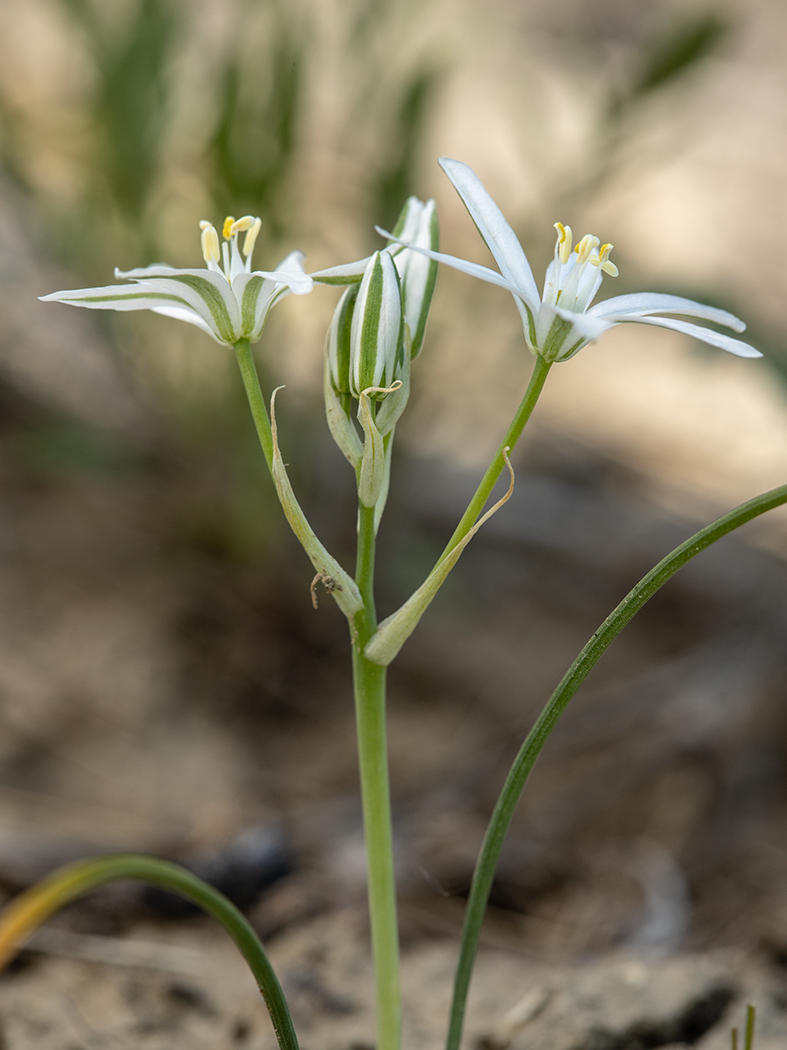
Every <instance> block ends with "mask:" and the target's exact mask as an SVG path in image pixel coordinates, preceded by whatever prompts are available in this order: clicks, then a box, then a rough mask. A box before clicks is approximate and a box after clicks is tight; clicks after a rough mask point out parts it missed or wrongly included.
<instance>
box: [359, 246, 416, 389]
mask: <svg viewBox="0 0 787 1050" xmlns="http://www.w3.org/2000/svg"><path fill="white" fill-rule="evenodd" d="M403 365H404V315H403V313H402V293H401V288H400V284H399V274H398V272H397V269H396V265H395V264H394V261H393V259H392V258H391V254H390V252H387V251H383V252H375V253H374V255H373V256H372V257H371V258H370V259H369V262H368V263H367V266H366V270H365V272H364V275H363V280H362V281H361V285H360V288H359V290H358V298H357V300H356V302H355V308H354V310H353V316H352V325H351V329H350V392H351V393H352V395H353V397H356V398H360V396H361V394H362V393H363V392H364V391H365V390H370V388H375V387H380V388H384V387H390V386H391V385H392V384H393V383H394V382H395V380H396V379H397V377H398V373H399V372H400V371H401V370H402V368H403ZM370 397H372V399H374V400H379V399H380V398H381V397H385V394H384V393H377V392H373V393H371V394H370Z"/></svg>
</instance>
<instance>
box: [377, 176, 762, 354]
mask: <svg viewBox="0 0 787 1050" xmlns="http://www.w3.org/2000/svg"><path fill="white" fill-rule="evenodd" d="M440 166H441V167H442V169H443V171H444V172H445V173H446V175H447V176H448V178H449V179H450V180H451V182H452V183H453V184H454V187H455V189H456V191H457V192H458V194H459V196H460V197H461V198H462V200H463V201H464V204H465V207H466V208H467V210H468V211H469V213H470V217H471V218H472V220H473V222H474V223H475V225H476V227H477V228H478V231H479V233H480V234H481V236H482V237H483V239H484V241H485V242H486V245H487V247H488V248H489V250H490V252H491V253H492V255H493V256H494V257H495V261H496V262H497V265H498V266H499V267H500V272H499V273H498V272H497V271H496V270H491V269H489V267H487V266H481V265H479V264H478V263H473V262H468V261H466V260H465V259H457V258H455V257H454V256H452V255H443V254H442V253H440V252H434V251H429V250H427V249H425V248H422V247H419V246H418V245H417V244H413V243H411V242H409V241H406V240H403V239H401V238H399V237H394V236H393V235H392V234H389V233H387V232H386V231H385V230H381V229H379V228H378V233H380V234H381V235H382V236H384V237H388V238H389V239H390V240H395V241H398V242H399V243H400V244H404V245H405V246H406V247H408V248H412V249H413V250H414V251H417V252H420V253H421V254H422V255H426V256H428V257H429V258H430V259H436V260H437V261H438V262H443V263H446V264H447V265H449V266H453V267H454V268H455V269H457V270H462V271H463V272H464V273H468V274H471V275H472V276H473V277H480V278H481V280H483V281H489V283H490V284H497V285H499V286H500V287H501V288H507V289H508V291H509V292H511V294H512V295H513V296H514V301H515V303H516V305H517V308H518V309H519V313H520V315H521V317H522V327H523V329H524V333H525V341H526V342H527V345H528V346H529V347H530V349H531V350H532V351H533V353H534V354H538V355H540V356H541V357H543V358H544V359H545V360H547V361H566V360H568V358H569V357H572V356H573V355H574V354H575V353H576V352H577V351H578V350H581V349H582V347H583V346H586V345H587V344H588V343H589V342H591V341H592V340H594V339H597V338H598V337H599V336H600V335H601V334H602V333H603V332H606V331H607V330H608V329H609V328H614V326H615V325H617V324H621V323H623V322H625V321H636V322H637V323H639V324H651V325H659V326H660V327H662V328H672V329H674V330H675V331H676V332H683V333H684V334H685V335H691V336H694V338H695V339H700V340H702V342H704V343H709V344H710V345H711V346H717V347H719V348H720V349H722V350H727V351H728V352H729V353H731V354H736V355H737V356H738V357H762V354H761V353H760V351H759V350H755V348H754V347H753V346H750V345H749V344H748V343H744V342H741V340H740V339H733V338H732V337H731V336H728V335H723V334H722V333H720V332H716V331H714V330H713V329H710V328H703V327H702V326H701V325H696V324H691V323H689V322H688V321H684V320H678V319H676V318H674V317H659V316H654V315H657V314H676V315H677V316H678V317H696V318H699V319H700V320H703V321H711V322H713V323H715V324H720V325H724V326H725V327H727V328H731V329H732V330H733V331H735V332H742V331H744V329H745V328H746V325H745V324H744V322H743V321H741V320H740V319H739V318H738V317H735V315H734V314H731V313H728V312H727V311H726V310H719V309H717V308H716V307H713V306H705V305H704V304H703V303H697V302H694V301H693V300H692V299H683V298H682V297H680V296H677V295H661V294H659V293H656V292H637V293H635V294H632V295H618V296H615V297H614V298H612V299H607V300H606V301H605V302H602V303H598V304H597V305H596V306H591V305H590V304H591V302H592V301H593V299H594V297H595V295H596V292H597V291H598V289H599V287H600V285H601V281H602V278H603V274H604V273H608V274H610V275H611V276H617V272H618V271H617V267H616V266H615V265H614V264H613V263H611V262H610V260H609V254H610V252H611V250H612V245H611V244H603V245H602V244H601V243H600V241H599V239H598V238H597V237H593V236H592V235H590V234H587V235H586V236H584V237H583V238H582V239H581V240H580V241H579V243H578V244H577V245H576V246H575V247H574V248H573V250H572V233H571V228H570V227H569V226H563V225H562V224H561V223H556V224H555V228H556V229H557V231H558V237H557V244H556V246H555V258H554V260H553V261H552V262H551V263H550V264H549V267H548V268H547V273H546V280H545V282H544V294H543V295H539V293H538V288H537V287H536V282H535V280H534V279H533V273H532V271H531V269H530V264H529V263H528V261H527V256H526V255H525V253H524V251H523V249H522V245H521V244H520V243H519V241H518V240H517V237H516V234H515V233H514V231H513V230H512V229H511V227H510V226H509V225H508V223H507V222H506V220H505V218H504V217H503V213H502V212H501V211H500V209H499V208H498V206H497V205H496V204H495V202H494V201H493V200H492V198H491V197H490V196H489V194H488V193H487V191H486V190H485V189H484V186H483V184H482V183H481V181H480V179H479V178H478V176H477V175H476V174H475V172H474V171H473V170H472V169H471V168H469V167H468V166H467V164H463V163H462V162H461V161H458V160H450V159H449V158H447V157H441V159H440Z"/></svg>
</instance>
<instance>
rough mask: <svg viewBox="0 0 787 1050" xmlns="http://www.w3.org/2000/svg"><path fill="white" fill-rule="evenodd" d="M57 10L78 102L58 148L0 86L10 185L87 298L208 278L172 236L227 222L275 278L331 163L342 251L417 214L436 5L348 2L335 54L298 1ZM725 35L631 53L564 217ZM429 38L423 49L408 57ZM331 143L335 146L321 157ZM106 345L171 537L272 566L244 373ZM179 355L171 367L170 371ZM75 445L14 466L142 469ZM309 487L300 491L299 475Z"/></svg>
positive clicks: (127, 334) (308, 434) (308, 221)
mask: <svg viewBox="0 0 787 1050" xmlns="http://www.w3.org/2000/svg"><path fill="white" fill-rule="evenodd" d="M47 4H48V5H49V6H48V9H49V11H50V12H51V16H52V25H51V29H50V31H51V32H52V33H54V34H56V35H57V34H59V35H60V36H61V37H62V38H63V42H62V49H63V52H64V53H65V54H67V59H66V62H65V65H66V67H67V68H66V77H65V79H66V81H67V82H69V83H73V84H76V85H77V88H76V89H73V90H72V93H71V95H70V96H69V97H68V98H66V99H65V100H64V101H63V102H62V106H63V108H64V110H65V111H67V119H66V120H65V121H61V123H62V124H63V128H62V130H61V131H60V132H57V131H56V130H53V128H52V127H51V125H50V126H49V129H48V132H47V129H46V121H44V122H43V124H42V123H41V120H42V117H41V113H40V112H38V111H37V110H36V108H35V107H32V106H31V107H27V108H26V107H25V106H24V105H20V103H19V96H18V94H17V95H15V94H13V93H12V92H9V91H8V90H7V82H4V83H6V87H3V88H2V89H0V125H1V126H2V131H3V134H2V140H1V142H2V144H1V146H0V163H2V168H3V170H4V173H5V177H6V178H7V179H9V180H12V181H13V182H14V183H15V185H16V187H17V190H18V191H19V192H21V193H22V194H23V195H24V197H25V200H26V202H27V206H28V208H29V211H30V213H31V214H32V215H33V216H34V217H35V218H36V221H37V224H38V227H39V228H40V229H42V230H46V235H47V240H46V246H47V250H48V251H49V252H50V253H51V256H52V257H53V259H54V260H55V261H56V262H57V263H58V264H59V265H60V266H61V267H62V268H63V269H64V270H65V271H67V272H68V273H69V274H70V275H71V276H72V278H73V281H74V283H75V284H94V283H101V284H103V283H106V282H107V280H108V276H109V274H110V273H111V269H112V268H113V267H114V266H115V265H120V266H121V267H122V268H127V267H130V266H135V265H146V264H148V263H151V262H154V261H157V260H161V259H166V260H167V261H170V262H172V263H174V264H176V265H187V264H189V263H192V264H199V263H198V257H196V253H197V230H196V222H195V225H194V227H193V228H192V229H189V230H186V231H183V230H176V229H175V223H174V220H173V219H172V218H171V216H172V215H173V214H174V215H176V216H178V217H181V216H184V215H186V214H188V215H191V216H192V217H193V218H194V219H195V220H196V218H201V217H206V218H207V217H210V218H213V220H214V221H216V220H217V219H220V218H221V216H223V215H224V214H225V213H233V214H236V215H238V214H243V213H245V212H251V213H253V214H258V215H260V216H261V217H262V219H263V231H264V233H263V238H262V241H263V243H262V244H261V247H260V249H258V252H259V257H258V259H257V263H258V265H260V266H266V267H267V266H272V265H274V264H275V262H276V261H278V258H279V256H281V255H284V254H285V253H286V252H287V251H289V250H291V249H292V248H294V247H297V246H303V245H299V243H298V238H299V236H301V235H305V231H308V230H310V229H313V227H314V223H315V216H314V212H313V210H312V205H311V204H310V207H309V209H307V210H306V211H304V208H303V205H302V203H301V202H302V201H303V200H304V199H306V200H310V196H309V195H310V190H311V189H312V188H313V187H314V184H315V180H320V178H321V172H320V166H319V158H320V152H321V150H322V151H323V152H325V151H331V152H332V153H333V154H335V155H337V156H340V157H341V156H346V157H348V158H351V161H350V162H348V163H347V165H346V167H345V169H344V170H346V171H347V175H348V179H349V180H350V183H349V185H340V186H337V187H336V188H335V191H334V190H333V189H332V188H330V187H329V188H327V189H326V188H325V187H324V186H323V187H322V192H321V195H320V198H319V200H320V202H321V203H322V204H325V203H326V202H328V203H332V206H333V208H334V209H335V210H340V211H342V217H341V222H342V223H343V224H344V228H345V229H347V230H348V231H349V236H348V241H350V242H354V243H356V244H358V243H360V244H368V245H372V244H373V243H374V241H373V234H372V227H373V224H374V223H376V222H377V223H382V224H386V223H389V224H390V223H391V222H392V221H393V220H394V218H395V216H396V214H397V213H398V211H399V208H400V207H401V204H402V202H403V200H404V199H405V198H406V196H407V195H408V194H409V193H411V192H418V189H419V186H420V178H419V175H420V171H421V170H422V168H423V167H424V165H425V164H426V163H427V161H430V160H431V158H429V157H427V156H426V154H427V151H428V149H429V145H430V142H431V139H432V131H433V129H432V123H433V121H434V120H435V119H436V114H437V112H438V109H439V100H440V94H441V91H442V90H443V88H444V86H445V84H446V82H447V80H448V78H449V77H450V75H451V72H452V66H453V64H454V63H458V62H460V61H461V56H460V55H458V54H457V55H453V54H452V53H451V52H450V49H449V48H447V47H445V48H442V49H441V48H439V47H438V46H436V44H435V39H434V36H433V37H432V38H430V37H429V36H428V34H423V33H420V35H419V32H420V27H421V26H422V25H424V24H425V23H426V22H427V21H428V19H429V18H430V17H432V16H434V14H435V11H436V10H437V4H436V0H428V2H421V3H416V2H415V0H402V2H401V3H398V4H387V3H385V2H383V0H374V2H371V3H370V2H364V0H351V2H348V3H346V4H343V5H342V7H341V8H340V9H337V10H341V18H340V19H339V20H338V24H336V25H333V26H332V27H331V30H332V35H331V37H330V39H329V38H328V32H327V28H326V20H325V18H324V17H323V18H322V19H321V18H320V17H319V15H318V13H317V8H315V7H314V6H312V5H310V4H297V3H292V2H285V0H236V2H234V3H229V4H226V5H224V7H223V11H224V18H223V19H220V20H218V22H216V24H215V25H213V24H207V27H206V25H205V24H202V22H204V15H205V11H206V10H207V9H205V8H203V7H202V6H201V5H192V4H189V3H186V2H183V0H128V2H126V3H122V4H121V3H112V4H105V3H99V2H98V0H44V7H45V9H46V5H47ZM201 20H202V22H201ZM219 23H220V24H219ZM728 28H729V27H728V24H727V23H726V22H725V21H724V20H723V18H722V16H721V15H720V14H719V13H718V12H717V11H716V10H715V9H714V10H712V11H710V13H703V12H699V13H694V14H691V13H687V15H686V16H685V18H683V20H682V21H678V22H675V20H674V18H671V19H670V20H669V21H668V22H667V23H665V31H664V32H659V33H653V32H651V30H650V29H649V28H648V25H646V27H645V30H643V31H642V32H641V33H640V35H639V36H636V35H635V37H633V38H632V39H631V40H630V41H629V56H628V58H629V61H628V64H627V66H628V73H627V75H626V76H625V77H624V78H623V80H622V82H621V78H620V77H619V76H618V77H617V78H616V79H613V78H612V77H610V78H609V79H608V81H607V82H606V86H605V93H606V97H607V100H608V104H607V105H606V108H605V107H603V106H602V107H601V108H600V110H599V113H598V125H597V128H596V133H595V135H594V140H593V146H592V148H591V150H590V154H592V155H589V156H587V157H586V158H585V159H584V163H583V164H580V165H576V166H575V168H574V174H573V175H572V176H571V177H570V178H569V179H568V181H567V182H564V183H563V184H561V185H556V186H555V188H554V198H555V199H554V200H553V201H552V202H551V204H552V205H554V206H555V208H554V209H552V210H557V205H558V204H560V203H562V202H565V201H570V202H571V204H572V206H574V207H576V206H578V205H579V204H580V203H581V202H582V201H583V200H586V199H589V198H591V197H592V195H593V194H594V192H595V191H596V189H597V187H598V186H599V184H600V183H601V182H602V181H604V180H605V179H608V178H609V177H610V174H611V173H613V172H614V170H615V168H616V166H617V165H619V164H620V163H621V159H620V153H619V147H620V145H621V143H623V142H624V141H625V138H626V133H627V129H628V128H629V127H630V124H631V121H632V119H633V118H634V119H635V118H636V114H637V112H638V110H639V109H640V107H642V106H643V105H644V104H647V102H648V101H649V99H650V98H651V97H652V96H653V95H654V94H657V93H659V92H661V91H664V90H665V89H667V88H669V87H670V86H671V85H672V84H673V83H674V82H675V81H676V80H678V79H680V78H685V77H686V76H687V75H688V74H690V73H693V72H694V71H695V70H697V69H698V68H700V67H701V66H702V64H703V62H705V60H706V59H707V58H708V57H709V56H711V55H713V54H714V53H715V52H716V50H717V49H718V48H719V47H721V46H723V44H724V41H725V37H726V33H727V31H728ZM421 37H423V39H425V40H426V41H427V43H426V44H424V43H423V40H421V42H420V43H418V44H415V43H414V42H415V41H416V40H419V39H421ZM591 44H592V42H591ZM331 68H332V69H333V73H332V74H331V73H330V69H331ZM337 70H338V74H337ZM327 71H328V72H327ZM61 74H62V71H61ZM44 75H46V73H45V72H44ZM337 85H338V86H337ZM328 118H330V120H329V126H326V121H327V120H328ZM321 136H322V137H323V138H325V140H326V141H325V142H322V143H321V142H320V141H318V142H317V145H316V146H315V139H317V140H320V137H321ZM42 157H43V160H42ZM315 157H316V158H317V159H316V160H315ZM58 164H60V165H62V168H63V170H64V171H67V172H68V173H69V177H68V178H67V179H64V180H62V183H59V182H58V180H57V179H51V180H47V179H42V178H41V170H42V167H43V168H46V167H47V166H49V167H52V166H54V167H57V165H58ZM335 168H336V166H334V170H335ZM339 170H340V171H341V170H342V169H341V166H339ZM359 172H362V174H359ZM350 209H352V210H351V211H350ZM540 217H541V216H540V213H539V220H540ZM335 261H337V262H338V261H342V260H339V259H337V260H335ZM95 323H96V324H97V325H99V326H100V327H101V328H102V330H103V332H104V333H105V336H106V339H107V342H108V344H109V345H111V346H113V347H114V352H115V354H116V356H117V358H118V360H120V361H122V362H124V363H128V362H132V364H131V365H130V367H131V371H132V372H133V373H134V374H135V375H136V378H137V384H138V391H139V394H140V396H141V397H143V398H145V399H147V400H148V401H149V402H150V403H151V404H152V405H154V407H155V411H156V412H157V413H159V414H160V415H161V416H162V417H163V418H164V419H165V426H164V427H163V428H162V430H161V434H160V436H159V438H158V440H159V441H160V442H161V443H162V444H161V447H160V448H159V449H158V457H159V459H161V458H163V459H164V460H166V461H167V463H168V464H169V466H168V469H167V471H165V473H167V474H168V476H169V477H170V478H171V477H172V476H173V475H174V476H177V478H178V479H179V480H178V481H177V482H176V483H175V485H174V487H175V489H176V490H178V491H180V492H181V494H182V498H181V500H180V501H179V507H180V508H181V512H179V513H178V514H177V515H175V517H176V518H177V519H178V522H179V524H177V525H175V526H173V527H175V528H176V529H177V530H179V534H180V535H181V538H182V540H183V542H184V543H186V544H195V545H197V546H198V547H202V548H205V549H206V550H210V551H211V552H212V553H214V554H216V555H217V556H220V557H224V558H229V559H231V560H240V561H241V562H244V561H255V560H259V559H260V558H263V557H264V556H265V555H266V553H270V551H271V549H272V547H273V546H275V540H274V537H275V535H276V533H277V529H278V526H277V525H276V524H274V522H278V512H277V510H276V509H275V508H274V509H273V510H271V507H270V501H271V499H272V492H271V490H270V489H269V487H267V486H266V485H265V482H264V478H262V471H261V469H260V467H259V462H258V459H259V457H258V451H257V449H256V443H255V439H254V435H253V433H252V431H251V428H250V426H249V425H248V421H247V419H246V415H245V411H244V406H243V404H242V403H241V400H240V398H239V396H238V387H237V384H236V383H235V382H234V376H233V373H232V362H231V361H228V360H225V358H226V355H224V356H223V357H222V355H221V353H220V352H219V353H213V354H210V353H209V352H207V353H203V352H201V351H200V353H198V354H196V353H195V355H194V359H195V362H196V363H195V364H194V365H192V366H191V367H190V369H189V370H188V375H187V376H186V375H184V376H183V377H182V381H174V382H173V381H172V374H171V373H172V363H171V360H170V359H171V358H172V357H173V355H174V360H175V361H179V360H182V349H181V347H182V343H183V340H184V336H183V334H182V333H175V332H174V331H173V330H171V329H170V327H169V326H166V325H160V326H159V327H158V328H157V329H156V333H155V337H152V332H153V329H152V328H151V326H150V325H149V324H148V323H146V320H145V319H140V318H137V317H134V318H129V316H128V315H124V316H123V318H122V324H121V323H117V321H116V319H114V318H113V317H103V316H102V317H99V318H97V319H96V321H95ZM189 336H190V337H192V334H191V333H189ZM268 338H269V339H270V341H272V342H273V344H274V352H275V350H276V345H277V344H278V345H283V344H284V341H285V339H286V332H285V330H284V327H283V326H281V325H279V324H278V323H277V324H275V325H272V326H271V332H270V335H269V336H268ZM167 346H170V347H173V348H175V349H173V350H172V351H171V352H170V353H169V356H168V351H167ZM211 349H212V350H215V348H211ZM167 362H169V363H167ZM315 415H319V413H315V412H314V411H313V406H308V412H305V413H304V415H303V416H302V418H301V419H300V422H299V425H293V426H291V427H290V431H291V433H290V435H289V440H290V441H291V445H292V446H293V447H291V455H290V458H291V459H292V461H293V469H294V470H295V471H296V472H297V471H298V469H299V467H298V465H297V464H298V462H299V461H300V460H301V456H300V455H297V452H298V451H300V452H303V451H305V449H306V448H307V447H308V445H309V443H310V442H315V441H319V440H321V438H318V437H317V436H316V433H317V427H316V426H314V425H313V424H312V422H311V419H312V418H313V417H314V416H315ZM307 416H308V418H307ZM75 428H77V429H78V425H77V424H76V423H75V422H74V421H68V422H67V424H63V425H61V423H60V422H58V423H57V424H56V425H50V424H46V425H42V427H41V429H40V432H38V433H37V434H35V435H33V436H31V437H29V438H28V439H27V440H26V441H25V442H22V443H21V445H20V446H19V447H20V448H21V447H24V448H26V449H27V452H26V453H25V456H26V457H27V459H26V462H28V463H30V464H33V463H35V470H36V471H38V472H40V471H41V470H45V469H46V470H50V471H53V472H58V471H60V472H64V471H65V472H68V471H69V470H70V469H73V470H76V471H77V472H79V471H83V470H84V469H85V467H86V464H87V465H88V466H89V467H90V469H94V468H96V467H97V465H100V466H101V470H102V471H104V472H105V473H107V472H109V473H111V472H112V470H113V464H117V465H118V466H117V469H118V470H122V471H126V470H127V461H128V459H129V456H125V457H124V456H122V455H118V454H117V452H116V451H113V452H112V453H111V454H110V453H107V454H106V455H103V454H99V453H97V451H96V449H97V441H96V439H95V437H93V436H89V435H87V436H85V435H83V437H82V438H77V437H76V436H75V433H76V431H75ZM65 433H67V434H68V437H67V439H64V437H63V435H64V434H65ZM107 440H108V441H109V442H110V444H111V443H113V442H114V443H116V442H117V440H118V439H117V436H114V437H112V438H111V439H109V438H108V439H107ZM47 443H50V444H52V446H53V447H52V448H51V449H50V450H49V452H47ZM99 443H100V442H99ZM295 445H298V446H300V448H299V449H298V448H295V447H294V446H295ZM131 458H132V459H133V454H132V456H131ZM153 458H154V459H155V458H156V457H153ZM304 458H305V459H306V460H308V459H309V456H308V455H307V456H306V457H304ZM31 469H32V468H31ZM300 469H302V472H303V480H304V481H307V480H308V468H300ZM183 507H188V508H189V509H188V513H185V512H182V508H183ZM186 521H187V522H188V524H187V525H186V524H184V522H186Z"/></svg>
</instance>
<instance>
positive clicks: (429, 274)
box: [393, 197, 440, 357]
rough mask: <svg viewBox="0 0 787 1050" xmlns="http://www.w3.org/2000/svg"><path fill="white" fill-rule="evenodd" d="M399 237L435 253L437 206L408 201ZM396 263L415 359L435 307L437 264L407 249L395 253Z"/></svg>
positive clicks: (397, 231)
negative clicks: (427, 320) (432, 308)
mask: <svg viewBox="0 0 787 1050" xmlns="http://www.w3.org/2000/svg"><path fill="white" fill-rule="evenodd" d="M393 232H394V235H395V236H396V237H401V238H402V240H403V241H407V242H408V243H410V244H416V245H418V247H419V248H428V249H429V250H430V251H433V252H436V251H438V250H439V247H440V231H439V229H438V225H437V208H436V207H435V202H434V201H433V200H429V201H427V202H426V203H424V202H423V201H419V200H418V198H417V197H408V198H407V201H406V202H405V205H404V207H403V208H402V210H401V212H400V213H399V218H398V219H397V220H396V226H394V229H393ZM394 259H395V261H396V268H397V270H398V271H399V277H400V278H401V282H402V302H403V304H404V316H405V320H406V321H407V324H408V327H409V329H410V338H411V339H412V347H411V350H410V353H411V356H412V357H416V356H417V355H418V353H419V351H420V349H421V346H422V344H423V341H424V333H425V331H426V319H427V317H428V316H429V307H430V306H431V305H432V296H433V294H434V286H435V282H436V280H437V262H436V261H435V260H434V259H428V258H427V257H426V256H425V255H421V254H420V252H413V251H409V250H408V249H407V248H405V249H403V250H402V249H399V250H396V249H395V248H394Z"/></svg>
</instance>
